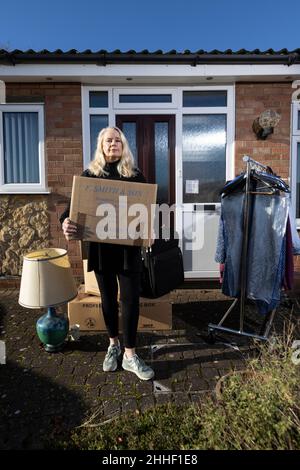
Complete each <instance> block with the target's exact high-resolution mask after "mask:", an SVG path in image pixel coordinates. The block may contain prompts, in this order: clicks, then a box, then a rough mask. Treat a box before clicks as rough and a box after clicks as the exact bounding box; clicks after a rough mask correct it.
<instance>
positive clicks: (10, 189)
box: [0, 103, 50, 194]
mask: <svg viewBox="0 0 300 470" xmlns="http://www.w3.org/2000/svg"><path fill="white" fill-rule="evenodd" d="M4 112H15V113H28V112H35V113H38V133H39V134H38V138H39V143H38V154H39V181H40V182H39V183H9V184H8V183H5V181H4V136H3V113H4ZM36 193H44V194H45V193H46V194H49V193H50V191H49V189H48V188H47V187H46V168H45V126H44V105H43V104H24V103H22V104H17V103H14V104H0V194H36Z"/></svg>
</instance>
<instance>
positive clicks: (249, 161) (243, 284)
mask: <svg viewBox="0 0 300 470" xmlns="http://www.w3.org/2000/svg"><path fill="white" fill-rule="evenodd" d="M243 161H244V162H245V163H246V174H245V178H246V185H245V199H244V215H243V243H242V255H241V268H240V288H241V294H240V297H239V298H236V299H235V300H234V301H233V303H232V305H231V306H230V307H229V309H228V310H227V311H226V313H225V314H224V316H223V317H222V318H221V320H220V322H219V323H218V324H213V323H209V324H208V335H209V340H210V341H211V342H214V341H215V335H214V332H215V330H219V331H223V332H226V333H232V334H237V335H240V336H246V337H251V338H255V339H258V340H262V341H266V340H267V339H268V335H269V332H270V329H271V326H272V323H273V319H274V315H275V312H276V309H273V310H272V311H271V314H270V315H269V316H268V321H267V323H266V325H265V331H264V333H263V335H258V334H254V333H249V332H246V331H244V319H245V303H246V289H247V255H248V240H249V229H250V227H249V214H250V209H251V207H250V206H251V200H250V195H251V191H250V175H251V170H253V169H255V170H258V171H263V170H264V171H269V168H268V167H267V166H265V165H263V164H261V163H259V162H257V161H256V160H253V158H251V157H250V156H248V155H244V157H243ZM238 302H240V318H239V330H235V329H232V328H226V327H224V326H223V323H224V321H225V320H226V318H227V317H228V316H229V314H230V313H231V312H232V311H233V309H234V307H235V306H236V304H237V303H238Z"/></svg>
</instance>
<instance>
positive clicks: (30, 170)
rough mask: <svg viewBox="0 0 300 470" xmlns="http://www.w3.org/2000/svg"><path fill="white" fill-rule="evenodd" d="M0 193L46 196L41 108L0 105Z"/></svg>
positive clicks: (42, 109)
mask: <svg viewBox="0 0 300 470" xmlns="http://www.w3.org/2000/svg"><path fill="white" fill-rule="evenodd" d="M0 192H1V193H39V192H48V190H47V189H46V184H45V154H44V107H43V105H33V104H31V105H29V104H28V105H23V104H22V105H20V104H1V105H0Z"/></svg>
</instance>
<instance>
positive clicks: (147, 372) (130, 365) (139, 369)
mask: <svg viewBox="0 0 300 470" xmlns="http://www.w3.org/2000/svg"><path fill="white" fill-rule="evenodd" d="M122 367H123V369H125V370H128V371H129V372H133V373H134V374H136V375H137V376H138V378H139V379H141V380H150V379H152V378H153V377H154V370H153V369H151V367H149V366H147V364H145V363H144V361H143V359H141V358H140V357H138V355H137V354H135V355H134V356H132V357H130V358H128V357H127V356H126V354H125V353H124V355H123V361H122Z"/></svg>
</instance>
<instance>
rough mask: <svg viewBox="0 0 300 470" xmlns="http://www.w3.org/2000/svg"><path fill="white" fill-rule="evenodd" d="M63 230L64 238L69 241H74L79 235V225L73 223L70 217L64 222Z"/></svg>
mask: <svg viewBox="0 0 300 470" xmlns="http://www.w3.org/2000/svg"><path fill="white" fill-rule="evenodd" d="M62 229H63V232H64V236H65V237H66V239H67V240H68V241H69V240H72V239H73V238H75V237H76V235H77V224H75V222H72V221H71V219H70V218H69V217H67V218H66V219H65V220H64V221H63V224H62Z"/></svg>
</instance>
